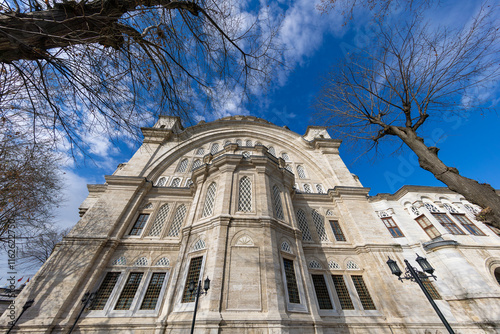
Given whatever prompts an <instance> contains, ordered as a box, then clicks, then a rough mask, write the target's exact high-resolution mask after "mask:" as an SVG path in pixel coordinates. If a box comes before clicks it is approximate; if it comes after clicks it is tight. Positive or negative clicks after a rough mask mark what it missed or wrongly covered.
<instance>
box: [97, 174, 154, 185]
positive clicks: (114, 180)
mask: <svg viewBox="0 0 500 334" xmlns="http://www.w3.org/2000/svg"><path fill="white" fill-rule="evenodd" d="M104 179H105V180H106V183H107V184H108V185H110V186H136V187H138V186H142V185H143V184H145V183H146V182H148V181H147V180H146V178H145V177H139V176H117V175H105V176H104Z"/></svg>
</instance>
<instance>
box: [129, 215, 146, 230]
mask: <svg viewBox="0 0 500 334" xmlns="http://www.w3.org/2000/svg"><path fill="white" fill-rule="evenodd" d="M148 218H149V214H145V213H141V214H140V215H139V217H137V220H136V221H135V224H134V226H133V227H132V230H130V233H129V235H141V232H142V230H143V229H144V226H145V225H146V222H147V221H148Z"/></svg>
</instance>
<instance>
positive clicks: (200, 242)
mask: <svg viewBox="0 0 500 334" xmlns="http://www.w3.org/2000/svg"><path fill="white" fill-rule="evenodd" d="M202 249H205V240H203V239H200V240H198V241H196V243H195V244H194V246H193V252H196V251H199V250H202Z"/></svg>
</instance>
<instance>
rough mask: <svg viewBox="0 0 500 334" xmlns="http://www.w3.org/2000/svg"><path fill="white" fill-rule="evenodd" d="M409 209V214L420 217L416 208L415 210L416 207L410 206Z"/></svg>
mask: <svg viewBox="0 0 500 334" xmlns="http://www.w3.org/2000/svg"><path fill="white" fill-rule="evenodd" d="M410 209H411V212H413V214H414V215H415V216H420V211H418V208H417V207H416V206H413V205H412V206H411V207H410Z"/></svg>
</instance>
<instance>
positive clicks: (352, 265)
mask: <svg viewBox="0 0 500 334" xmlns="http://www.w3.org/2000/svg"><path fill="white" fill-rule="evenodd" d="M345 267H346V268H347V269H349V270H359V266H358V265H357V264H356V263H355V262H354V261H351V260H349V261H347V264H346V266H345Z"/></svg>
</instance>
